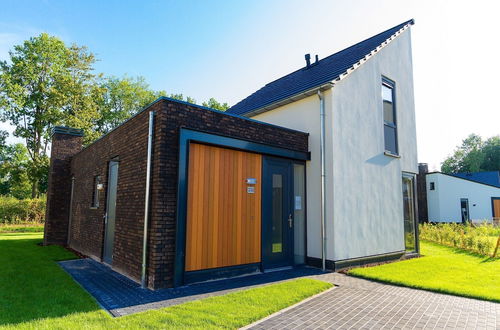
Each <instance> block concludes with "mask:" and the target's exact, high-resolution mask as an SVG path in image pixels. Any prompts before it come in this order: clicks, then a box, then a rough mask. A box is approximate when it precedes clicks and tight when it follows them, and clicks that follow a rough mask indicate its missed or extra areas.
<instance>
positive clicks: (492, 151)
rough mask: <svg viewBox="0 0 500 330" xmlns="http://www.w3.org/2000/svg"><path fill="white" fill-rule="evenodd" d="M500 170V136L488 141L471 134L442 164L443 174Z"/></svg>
mask: <svg viewBox="0 0 500 330" xmlns="http://www.w3.org/2000/svg"><path fill="white" fill-rule="evenodd" d="M499 170H500V136H494V137H492V138H489V139H488V140H486V141H483V139H482V138H481V137H480V136H479V135H477V134H471V135H469V136H468V137H467V138H466V139H464V140H463V141H462V145H461V146H459V147H457V148H456V149H455V151H454V153H453V155H451V156H449V157H448V158H447V159H445V161H444V162H443V163H442V164H441V171H442V172H443V173H456V172H481V171H499Z"/></svg>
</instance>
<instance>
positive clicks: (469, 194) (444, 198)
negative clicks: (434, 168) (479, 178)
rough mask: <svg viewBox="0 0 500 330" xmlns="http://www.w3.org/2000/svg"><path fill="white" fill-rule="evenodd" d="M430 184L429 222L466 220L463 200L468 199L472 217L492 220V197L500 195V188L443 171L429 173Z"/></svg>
mask: <svg viewBox="0 0 500 330" xmlns="http://www.w3.org/2000/svg"><path fill="white" fill-rule="evenodd" d="M426 185H427V187H426V190H427V208H428V216H429V221H432V222H462V207H461V200H462V199H467V201H468V208H469V219H470V220H472V221H473V222H482V221H490V222H491V221H492V218H493V207H492V200H491V199H492V198H500V188H496V187H493V186H489V185H486V184H482V183H478V182H473V181H469V180H466V179H461V178H457V177H454V176H451V175H446V174H443V173H429V174H427V175H426ZM431 185H432V186H433V187H434V189H433V190H431Z"/></svg>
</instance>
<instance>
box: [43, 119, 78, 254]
mask: <svg viewBox="0 0 500 330" xmlns="http://www.w3.org/2000/svg"><path fill="white" fill-rule="evenodd" d="M68 133H71V134H68ZM81 149H82V133H81V132H79V131H74V130H73V132H70V131H68V132H65V128H61V127H56V128H55V129H54V133H53V134H52V147H51V152H50V171H49V182H48V189H47V207H46V211H45V212H46V213H45V228H44V238H43V243H44V244H45V245H48V244H59V245H65V244H66V242H67V239H68V221H69V204H70V196H71V170H70V162H71V157H72V156H73V155H74V154H76V153H77V152H79V151H80V150H81Z"/></svg>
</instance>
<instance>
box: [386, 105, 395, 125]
mask: <svg viewBox="0 0 500 330" xmlns="http://www.w3.org/2000/svg"><path fill="white" fill-rule="evenodd" d="M384 121H385V122H386V123H389V124H394V125H395V124H396V121H395V120H394V107H393V106H392V103H391V102H388V101H384Z"/></svg>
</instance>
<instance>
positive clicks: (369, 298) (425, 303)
mask: <svg viewBox="0 0 500 330" xmlns="http://www.w3.org/2000/svg"><path fill="white" fill-rule="evenodd" d="M311 277H312V278H317V279H320V280H323V281H327V282H331V283H334V284H336V285H338V287H336V288H334V289H333V290H330V291H328V292H326V293H324V294H321V295H319V296H317V297H315V298H313V299H310V300H308V301H306V302H304V303H302V304H299V305H297V306H295V307H292V308H289V309H287V310H285V311H284V312H281V313H277V314H275V315H273V316H271V317H270V318H267V319H265V320H263V321H261V322H260V323H256V324H253V325H251V326H250V328H253V329H326V328H331V329H424V328H425V329H445V328H446V329H500V304H498V303H493V302H487V301H482V300H477V299H469V298H463V297H456V296H451V295H446V294H439V293H433V292H429V291H423V290H416V289H410V288H404V287H398V286H393V285H385V284H380V283H376V282H371V281H367V280H363V279H358V278H354V277H350V276H346V275H342V274H338V273H330V274H324V275H319V276H311Z"/></svg>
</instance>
